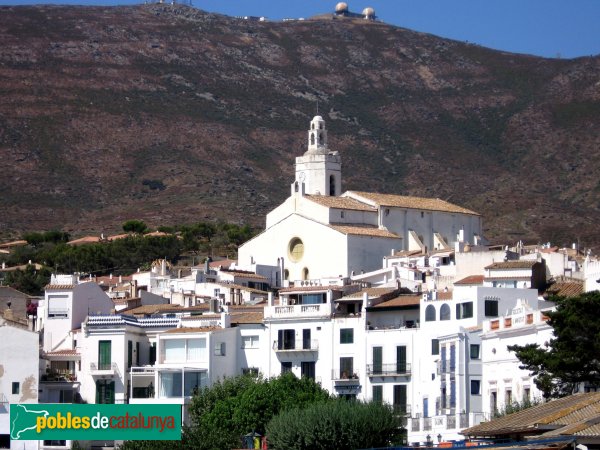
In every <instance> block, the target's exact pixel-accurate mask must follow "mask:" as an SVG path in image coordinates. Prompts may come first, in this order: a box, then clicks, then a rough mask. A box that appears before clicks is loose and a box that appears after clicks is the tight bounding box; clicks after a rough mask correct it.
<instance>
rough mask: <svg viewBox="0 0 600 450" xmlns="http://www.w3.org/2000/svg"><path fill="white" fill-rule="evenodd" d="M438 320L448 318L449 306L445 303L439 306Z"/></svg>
mask: <svg viewBox="0 0 600 450" xmlns="http://www.w3.org/2000/svg"><path fill="white" fill-rule="evenodd" d="M440 320H450V307H449V306H448V304H447V303H444V304H443V305H442V307H441V308H440Z"/></svg>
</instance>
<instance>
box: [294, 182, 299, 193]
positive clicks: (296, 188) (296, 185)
mask: <svg viewBox="0 0 600 450" xmlns="http://www.w3.org/2000/svg"><path fill="white" fill-rule="evenodd" d="M298 186H299V185H298V182H297V181H296V182H295V183H294V192H298Z"/></svg>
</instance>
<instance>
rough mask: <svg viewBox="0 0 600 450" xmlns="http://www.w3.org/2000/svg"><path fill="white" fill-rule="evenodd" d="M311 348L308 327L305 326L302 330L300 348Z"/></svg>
mask: <svg viewBox="0 0 600 450" xmlns="http://www.w3.org/2000/svg"><path fill="white" fill-rule="evenodd" d="M311 348H312V346H311V340H310V328H305V329H304V330H302V349H303V350H310V349H311Z"/></svg>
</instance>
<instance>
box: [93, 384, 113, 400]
mask: <svg viewBox="0 0 600 450" xmlns="http://www.w3.org/2000/svg"><path fill="white" fill-rule="evenodd" d="M114 402H115V382H114V381H109V380H97V381H96V403H98V404H113V403H114Z"/></svg>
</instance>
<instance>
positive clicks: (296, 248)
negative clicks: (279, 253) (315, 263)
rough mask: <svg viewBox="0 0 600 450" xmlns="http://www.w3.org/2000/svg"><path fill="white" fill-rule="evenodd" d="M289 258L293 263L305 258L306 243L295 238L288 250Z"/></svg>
mask: <svg viewBox="0 0 600 450" xmlns="http://www.w3.org/2000/svg"><path fill="white" fill-rule="evenodd" d="M288 252H289V257H290V259H291V260H292V261H293V262H298V261H300V260H301V259H302V256H304V243H303V242H302V240H301V239H300V238H293V239H292V240H291V241H290V245H289V248H288Z"/></svg>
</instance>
